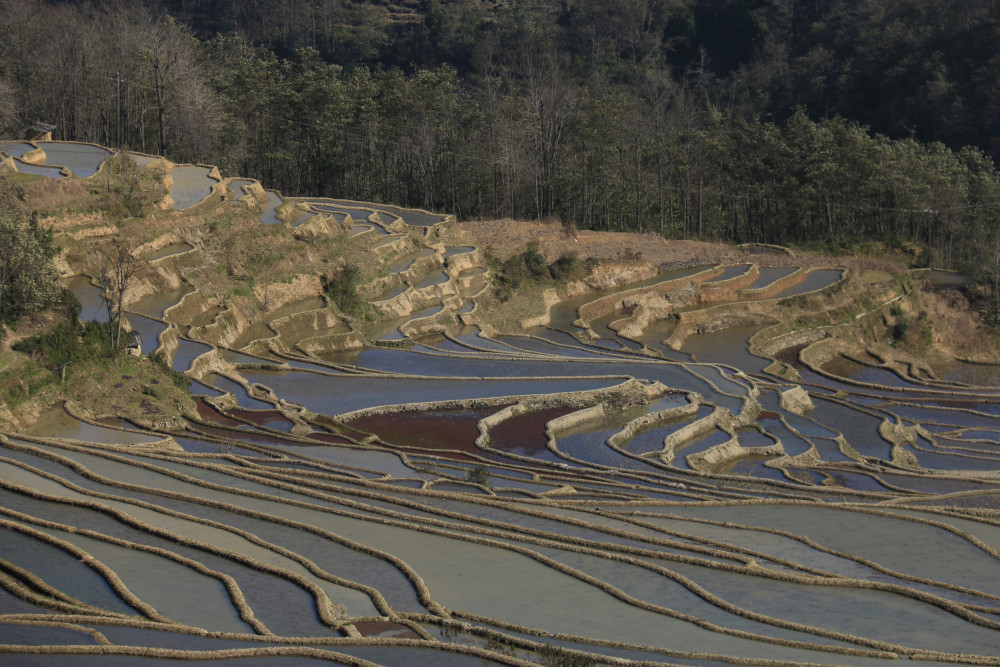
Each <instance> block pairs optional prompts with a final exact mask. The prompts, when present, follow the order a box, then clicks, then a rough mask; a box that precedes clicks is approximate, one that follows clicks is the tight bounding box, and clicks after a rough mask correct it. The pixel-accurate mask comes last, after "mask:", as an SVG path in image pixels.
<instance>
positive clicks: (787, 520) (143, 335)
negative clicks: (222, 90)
mask: <svg viewBox="0 0 1000 667" xmlns="http://www.w3.org/2000/svg"><path fill="white" fill-rule="evenodd" d="M0 149H2V150H4V151H5V152H6V153H7V154H8V155H10V156H11V157H9V158H6V159H4V160H3V161H2V164H3V170H4V175H0V219H2V220H3V221H4V223H5V224H7V223H8V222H9V221H13V222H14V223H17V224H21V225H23V226H24V227H25V228H27V229H29V231H30V230H34V231H31V234H34V235H35V237H37V238H39V239H42V240H44V239H49V238H50V237H49V232H51V243H52V245H51V247H50V246H47V245H46V244H45V243H43V244H42V245H43V246H45V247H46V248H50V250H51V251H52V252H53V259H52V261H53V264H54V266H55V267H56V268H57V269H58V271H59V273H60V274H61V277H60V278H59V280H60V284H62V285H65V286H66V288H67V289H68V291H69V293H70V294H71V295H72V296H70V294H66V293H65V292H63V293H62V294H61V296H53V300H52V302H51V304H50V305H49V306H48V307H47V308H45V309H41V310H37V311H35V312H34V314H30V315H24V316H22V317H21V319H20V324H19V325H18V326H16V328H14V329H13V330H12V331H9V332H7V333H6V335H5V337H4V340H3V347H2V348H0V350H2V352H0V355H2V356H0V361H2V364H0V365H2V370H0V390H2V392H3V394H2V400H3V405H2V406H0V570H2V573H0V574H2V576H0V593H2V594H0V621H2V623H0V653H2V654H4V655H9V656H11V657H12V659H16V660H17V661H18V662H26V663H29V664H30V662H31V661H32V660H34V659H36V658H37V659H39V660H44V661H46V662H47V664H53V663H55V664H79V661H80V660H87V659H93V660H101V661H108V660H114V659H121V660H133V659H136V658H142V659H145V660H150V661H153V662H157V661H159V662H164V661H167V660H170V661H176V660H187V661H208V660H227V661H249V660H253V661H254V664H256V663H257V662H260V661H262V660H263V661H267V662H268V663H269V664H276V665H277V664H286V663H287V661H289V660H291V659H292V658H295V659H297V660H301V659H309V660H314V661H323V662H327V663H333V664H352V665H364V666H368V665H373V664H374V665H392V664H400V663H401V662H416V663H420V664H451V663H455V664H464V662H469V661H472V662H476V663H477V664H478V663H479V662H482V661H489V662H491V663H493V664H505V665H516V666H527V665H538V664H542V665H587V664H612V663H613V664H650V663H652V664H675V663H676V662H677V661H678V660H681V661H688V662H689V661H699V662H701V661H705V660H709V661H712V662H716V663H722V664H746V663H747V662H748V661H754V662H760V663H761V664H770V665H785V664H831V663H837V662H841V661H854V662H861V663H864V664H872V665H881V664H886V665H890V664H895V662H898V659H899V658H900V657H901V656H907V657H910V658H914V659H928V658H933V660H935V661H937V662H940V663H953V664H954V663H957V662H959V661H961V662H962V663H963V664H982V665H988V664H994V663H995V658H994V657H993V649H992V646H994V645H995V642H996V632H997V630H998V629H1000V626H997V624H996V623H995V622H994V621H993V620H992V619H993V616H994V615H995V614H996V613H1000V608H998V607H997V601H998V598H997V597H996V595H995V594H994V593H993V592H992V588H991V585H992V584H991V582H993V581H994V580H995V578H996V577H995V575H996V558H995V554H994V553H993V550H992V547H991V546H990V544H991V543H990V540H991V539H993V537H994V532H995V523H996V521H997V519H998V514H997V509H996V495H997V487H996V481H997V475H998V471H1000V455H998V452H997V450H996V445H997V442H998V441H1000V421H998V420H997V418H996V414H997V406H998V405H1000V390H998V387H1000V373H998V369H1000V364H998V363H997V362H998V360H1000V359H998V356H997V354H996V350H997V343H996V341H997V337H996V333H995V330H994V329H993V328H992V327H990V326H988V325H987V324H986V322H985V320H984V319H983V318H982V316H981V315H980V313H981V312H983V311H982V310H979V309H977V308H978V306H977V305H976V302H977V301H978V300H980V299H983V298H985V297H986V296H989V294H990V293H989V291H988V290H986V288H984V287H981V286H976V285H973V284H970V283H969V281H968V279H967V278H966V277H965V276H962V275H959V274H954V273H949V272H943V271H927V270H925V269H920V270H913V269H910V268H909V265H910V263H911V261H912V260H913V259H914V258H915V257H916V256H918V255H919V248H914V249H913V250H916V252H911V253H906V252H903V251H901V250H895V249H892V248H887V247H884V246H883V247H877V246H875V245H869V246H866V247H865V248H864V250H865V251H866V252H864V253H862V252H860V250H861V248H859V252H855V253H853V254H851V255H843V256H830V255H816V254H810V253H808V252H804V251H802V250H801V249H798V248H786V247H781V246H774V245H760V244H749V245H744V246H735V245H730V244H722V243H709V242H704V241H693V240H680V241H677V240H668V239H664V238H663V237H662V236H658V235H653V234H648V233H647V234H638V233H628V232H599V231H592V230H580V229H576V228H574V227H573V226H572V225H569V224H562V223H559V222H555V221H548V222H537V221H516V220H512V219H495V220H480V221H464V222H459V221H457V220H455V218H454V216H452V215H449V214H441V213H435V212H431V211H426V210H421V209H414V208H401V207H397V206H393V205H388V204H381V203H373V202H359V201H348V200H343V199H339V200H338V199H330V198H321V197H291V196H285V195H283V194H282V193H280V192H277V191H274V190H268V189H265V186H266V185H268V184H266V183H261V182H258V181H256V180H254V179H249V178H232V177H223V176H222V175H221V174H220V173H219V170H218V169H217V168H215V167H212V166H209V165H197V164H175V163H172V162H170V161H168V160H165V159H163V158H161V157H158V156H153V155H141V154H137V153H127V152H115V151H112V150H109V149H105V148H103V147H100V146H94V145H88V144H79V143H73V142H48V141H38V142H34V143H24V142H0ZM15 153H16V154H18V157H13V155H14V154H15ZM15 209H16V210H15ZM32 221H35V222H32ZM35 224H37V230H36V229H35V228H34V227H32V225H35ZM29 236H30V235H29ZM40 256H42V257H45V256H46V253H45V252H43V253H42V254H41V255H40ZM123 266H127V267H131V269H132V271H131V273H130V276H131V277H130V279H128V280H125V281H124V282H118V283H116V282H115V281H114V280H113V278H114V276H115V275H118V273H117V272H118V271H119V270H120V269H121V268H122V267H123ZM43 279H44V276H40V277H39V281H42V280H43ZM40 284H41V283H40ZM99 285H103V287H104V288H105V289H104V290H103V291H104V294H105V295H106V296H110V297H111V299H110V307H109V303H108V301H107V299H105V298H102V288H101V287H99ZM109 287H110V290H108V288H109ZM119 295H120V296H121V297H122V307H121V309H120V310H119V309H118V308H117V305H116V304H117V303H118V302H117V296H119ZM74 297H75V298H74ZM77 300H78V301H79V308H77V307H76V306H75V305H74V304H75V303H76V302H77ZM92 318H94V319H96V321H91V322H90V323H88V324H81V323H80V319H85V320H90V319H92ZM119 320H120V321H121V323H122V329H123V334H122V338H121V341H120V345H124V346H126V347H127V346H129V345H130V344H131V345H133V346H134V350H132V351H131V352H130V351H128V350H125V349H120V345H117V344H114V343H109V342H108V340H113V338H108V337H110V336H113V332H115V331H117V324H118V322H119ZM129 330H132V331H136V332H138V333H139V334H140V337H139V338H133V337H132V336H131V335H130V334H129V333H128V331H129ZM132 352H134V354H133V353H132ZM67 360H68V361H71V362H72V363H69V364H65V361H67ZM956 564H959V565H956ZM886 609H891V610H892V613H884V612H885V610H886ZM900 623H903V624H904V626H905V627H904V626H900V625H899V624H900ZM910 628H919V630H911V629H910ZM248 664H249V663H248ZM470 664H471V663H470Z"/></svg>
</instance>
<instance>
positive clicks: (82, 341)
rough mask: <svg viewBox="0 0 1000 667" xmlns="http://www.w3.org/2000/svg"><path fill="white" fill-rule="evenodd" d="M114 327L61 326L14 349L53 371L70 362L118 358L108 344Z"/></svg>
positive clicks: (97, 324) (96, 324) (72, 322)
mask: <svg viewBox="0 0 1000 667" xmlns="http://www.w3.org/2000/svg"><path fill="white" fill-rule="evenodd" d="M110 329H111V325H110V324H109V323H108V322H97V321H94V320H92V321H90V322H85V323H84V324H82V325H81V324H79V323H78V322H77V321H76V320H75V319H72V320H68V321H66V322H60V323H59V324H57V325H56V326H55V327H54V328H53V329H52V330H51V331H49V332H47V333H41V334H37V335H35V336H31V337H30V338H25V339H24V340H21V341H18V342H17V343H15V344H14V346H13V347H14V349H15V350H17V351H18V352H24V353H25V354H29V355H32V356H33V357H37V358H39V359H40V360H41V361H42V363H43V364H44V365H45V366H46V367H47V368H49V369H55V368H57V367H59V366H61V365H63V364H65V363H66V362H68V361H83V360H87V359H98V358H108V357H112V356H114V355H113V354H112V351H111V348H110V347H109V344H108V341H109V340H110V335H109V334H110Z"/></svg>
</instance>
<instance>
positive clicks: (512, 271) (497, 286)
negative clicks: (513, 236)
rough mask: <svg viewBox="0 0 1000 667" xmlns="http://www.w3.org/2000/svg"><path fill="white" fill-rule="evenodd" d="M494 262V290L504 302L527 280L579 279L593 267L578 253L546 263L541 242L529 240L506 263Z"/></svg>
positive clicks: (492, 267)
mask: <svg viewBox="0 0 1000 667" xmlns="http://www.w3.org/2000/svg"><path fill="white" fill-rule="evenodd" d="M491 264H492V266H491V270H492V272H493V281H494V292H495V294H496V297H497V299H498V300H500V301H501V302H503V301H507V299H509V298H510V297H511V296H512V295H513V294H514V292H516V291H517V290H518V289H519V288H520V287H521V285H523V284H524V283H527V282H551V281H557V282H565V281H569V280H579V279H580V278H583V277H584V276H585V275H587V271H588V270H589V268H590V267H589V266H588V265H587V263H586V262H581V261H580V259H579V258H578V257H577V256H576V253H567V254H565V255H563V256H562V257H560V258H559V259H557V260H556V261H554V262H552V263H551V264H546V263H545V257H544V256H543V255H542V253H540V252H539V251H538V241H531V242H530V243H528V247H527V248H526V249H525V250H524V252H522V253H519V254H517V255H513V256H511V257H509V258H508V259H506V260H505V261H503V262H499V261H497V260H493V261H492V262H491Z"/></svg>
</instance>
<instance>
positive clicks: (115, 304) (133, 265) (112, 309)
mask: <svg viewBox="0 0 1000 667" xmlns="http://www.w3.org/2000/svg"><path fill="white" fill-rule="evenodd" d="M138 247H139V243H138V242H137V241H136V240H135V239H133V238H131V237H129V236H127V235H126V234H124V233H121V232H119V233H118V234H116V235H115V236H114V237H113V238H111V239H110V240H108V241H105V242H104V243H102V244H101V245H100V246H99V247H98V249H97V253H98V262H99V265H98V271H97V274H98V281H99V282H100V285H101V295H102V297H103V299H104V306H105V308H107V311H108V322H109V324H110V328H109V332H108V343H109V345H110V346H111V349H112V350H117V349H119V348H120V347H121V343H122V319H123V317H124V314H125V302H126V301H127V297H128V292H129V290H130V289H131V288H132V287H133V285H134V283H135V280H136V277H137V275H138V271H139V268H140V267H141V266H142V265H143V264H144V261H143V260H141V259H139V257H138V255H137V254H136V250H137V249H138Z"/></svg>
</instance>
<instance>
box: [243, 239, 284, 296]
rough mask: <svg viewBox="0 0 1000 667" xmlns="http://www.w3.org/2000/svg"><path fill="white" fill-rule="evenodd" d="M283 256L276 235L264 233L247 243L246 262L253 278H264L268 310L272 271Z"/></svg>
mask: <svg viewBox="0 0 1000 667" xmlns="http://www.w3.org/2000/svg"><path fill="white" fill-rule="evenodd" d="M282 257H283V253H282V251H281V248H280V247H279V246H278V243H277V241H276V240H275V238H274V236H271V235H262V236H260V237H258V238H257V239H255V240H254V241H253V242H252V243H249V244H247V246H246V249H245V250H244V262H245V264H246V267H247V269H248V270H249V271H250V274H251V276H252V277H253V278H255V279H256V277H257V276H260V277H261V278H263V279H264V310H267V307H268V303H269V297H270V294H269V292H270V285H271V273H272V271H273V269H274V265H275V264H276V263H277V262H278V260H279V259H281V258H282Z"/></svg>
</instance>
